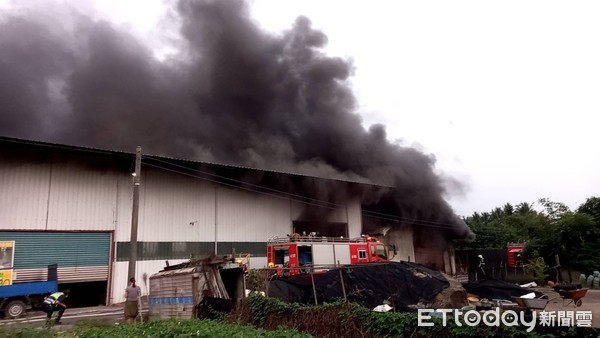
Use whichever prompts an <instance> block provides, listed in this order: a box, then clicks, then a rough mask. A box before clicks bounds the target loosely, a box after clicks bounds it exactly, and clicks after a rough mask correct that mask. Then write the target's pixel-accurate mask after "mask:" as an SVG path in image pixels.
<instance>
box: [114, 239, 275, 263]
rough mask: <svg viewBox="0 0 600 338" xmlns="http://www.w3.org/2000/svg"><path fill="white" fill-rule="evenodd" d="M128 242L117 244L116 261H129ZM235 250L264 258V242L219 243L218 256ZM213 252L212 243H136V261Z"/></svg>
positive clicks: (186, 256)
mask: <svg viewBox="0 0 600 338" xmlns="http://www.w3.org/2000/svg"><path fill="white" fill-rule="evenodd" d="M129 245H130V243H129V242H117V261H121V262H122V261H127V260H128V259H129ZM232 248H235V252H236V253H238V254H239V253H249V254H251V255H253V256H259V257H266V256H267V243H266V242H219V243H218V247H217V249H218V252H219V254H223V255H225V254H229V253H231V249H232ZM214 250H215V243H214V242H138V243H137V259H138V260H140V261H149V260H160V259H187V258H190V257H191V256H194V257H198V256H205V255H209V254H211V253H213V252H214Z"/></svg>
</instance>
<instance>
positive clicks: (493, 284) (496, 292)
mask: <svg viewBox="0 0 600 338" xmlns="http://www.w3.org/2000/svg"><path fill="white" fill-rule="evenodd" d="M463 287H464V288H465V290H467V292H468V293H471V294H474V295H476V296H479V297H481V298H486V299H489V300H492V299H505V300H510V301H512V297H520V296H523V295H526V294H528V293H532V292H535V294H536V298H538V297H541V296H543V293H540V292H537V291H534V290H531V289H529V288H523V287H520V286H519V285H515V284H512V283H509V282H505V281H503V280H499V279H493V278H489V279H482V280H478V281H475V282H470V283H464V284H463Z"/></svg>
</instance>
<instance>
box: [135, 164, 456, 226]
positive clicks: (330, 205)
mask: <svg viewBox="0 0 600 338" xmlns="http://www.w3.org/2000/svg"><path fill="white" fill-rule="evenodd" d="M146 158H150V159H152V160H156V161H159V162H163V163H167V164H169V165H173V166H176V167H181V168H184V169H186V170H190V171H195V172H198V173H201V174H205V175H208V176H213V177H216V178H220V179H226V180H229V181H232V182H235V183H238V184H243V185H250V186H254V187H256V188H260V189H264V190H267V191H270V192H265V191H261V190H257V189H252V188H248V187H244V186H239V185H238V184H230V183H224V182H221V181H218V180H215V179H211V178H207V177H201V176H198V175H195V174H190V173H186V172H182V171H179V170H175V169H171V168H167V167H164V166H161V165H156V164H152V163H148V162H147V161H146V162H143V163H144V164H145V165H148V166H150V167H153V168H157V169H161V170H165V171H170V172H173V173H176V174H180V175H185V176H189V177H192V178H197V179H201V180H204V181H208V182H212V183H216V184H220V185H223V186H228V187H232V188H236V189H241V190H245V191H250V192H254V193H258V194H263V195H266V196H271V197H275V198H280V199H286V200H293V201H296V202H299V203H302V204H306V205H311V206H316V207H321V208H326V209H330V210H335V209H338V208H344V207H346V206H345V205H342V204H336V203H332V202H328V201H323V200H319V199H315V198H310V197H306V196H302V195H297V194H292V193H288V192H284V191H281V190H277V189H271V188H267V187H263V186H260V185H256V184H251V183H246V182H243V181H239V180H236V179H232V178H229V177H224V176H220V175H216V174H211V173H206V172H202V171H200V170H196V169H191V168H189V167H185V166H180V165H175V164H172V163H169V162H165V161H160V160H157V159H155V158H151V157H146ZM281 195H284V196H281ZM306 200H310V201H311V202H309V201H306ZM361 214H362V215H363V216H365V217H368V218H374V219H379V220H387V221H394V222H402V221H405V222H409V223H410V224H412V225H419V226H425V227H431V228H438V229H446V230H447V229H452V228H455V227H456V225H455V224H451V223H443V222H435V221H428V220H421V219H412V218H406V217H402V216H398V215H392V214H385V213H379V212H374V211H369V210H363V211H361Z"/></svg>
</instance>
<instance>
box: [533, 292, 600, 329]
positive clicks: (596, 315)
mask: <svg viewBox="0 0 600 338" xmlns="http://www.w3.org/2000/svg"><path fill="white" fill-rule="evenodd" d="M536 290H537V291H540V292H543V293H544V294H546V295H548V298H550V299H553V298H554V300H552V301H550V302H549V303H548V305H546V309H545V311H592V326H593V327H596V328H600V290H588V292H587V294H586V295H585V297H584V298H582V304H581V306H580V307H575V306H574V305H573V303H571V304H569V305H567V306H564V305H563V299H562V298H561V297H560V295H559V294H558V293H556V292H555V291H554V290H553V289H551V288H538V289H536ZM568 302H569V300H568V299H567V300H565V301H564V303H565V304H567V303H568Z"/></svg>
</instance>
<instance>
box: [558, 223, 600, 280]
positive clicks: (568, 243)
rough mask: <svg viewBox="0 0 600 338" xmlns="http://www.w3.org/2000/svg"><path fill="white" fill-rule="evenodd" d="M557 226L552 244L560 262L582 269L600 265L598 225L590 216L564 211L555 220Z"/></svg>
mask: <svg viewBox="0 0 600 338" xmlns="http://www.w3.org/2000/svg"><path fill="white" fill-rule="evenodd" d="M557 228H558V236H557V237H556V241H555V243H554V244H555V248H556V249H555V252H556V254H558V255H560V257H561V261H562V262H561V264H563V265H569V266H573V267H575V268H579V269H584V270H587V269H590V268H593V267H597V266H600V256H599V255H598V253H599V252H600V251H598V249H599V248H600V227H599V226H598V225H597V224H596V222H595V221H594V219H593V218H592V216H590V215H588V214H585V213H579V212H576V213H573V212H569V213H566V214H564V215H562V217H561V218H560V219H559V220H558V221H557Z"/></svg>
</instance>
